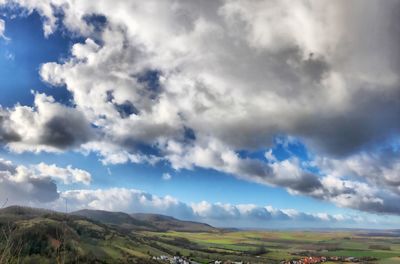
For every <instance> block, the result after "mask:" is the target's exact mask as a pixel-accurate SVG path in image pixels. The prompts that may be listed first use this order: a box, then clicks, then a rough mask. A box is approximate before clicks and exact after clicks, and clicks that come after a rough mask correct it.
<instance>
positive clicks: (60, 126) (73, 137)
mask: <svg viewBox="0 0 400 264" xmlns="http://www.w3.org/2000/svg"><path fill="white" fill-rule="evenodd" d="M70 114H72V115H70ZM41 129H42V133H41V135H40V137H39V142H38V144H43V145H49V146H53V147H56V148H59V149H66V148H72V147H74V146H79V145H80V144H82V143H85V142H87V141H89V140H90V139H91V137H92V133H91V131H90V127H89V125H88V122H87V121H86V120H85V118H84V117H83V116H82V115H79V114H77V113H69V114H67V115H64V116H54V117H52V118H51V119H50V120H48V121H47V122H46V123H44V124H43V127H42V128H41Z"/></svg>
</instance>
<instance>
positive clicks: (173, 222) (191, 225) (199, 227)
mask: <svg viewBox="0 0 400 264" xmlns="http://www.w3.org/2000/svg"><path fill="white" fill-rule="evenodd" d="M131 216H132V217H134V218H135V219H138V220H141V221H145V222H147V223H151V224H152V225H154V226H157V227H158V228H161V229H163V230H172V231H183V232H217V231H218V230H219V229H217V228H215V227H213V226H211V225H208V224H204V223H199V222H193V221H182V220H178V219H176V218H174V217H171V216H166V215H160V214H144V213H135V214H131Z"/></svg>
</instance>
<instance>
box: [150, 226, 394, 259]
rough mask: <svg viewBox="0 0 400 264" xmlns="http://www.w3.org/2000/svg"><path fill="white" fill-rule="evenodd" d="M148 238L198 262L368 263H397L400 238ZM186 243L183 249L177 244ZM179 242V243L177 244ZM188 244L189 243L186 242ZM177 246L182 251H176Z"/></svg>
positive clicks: (251, 234)
mask: <svg viewBox="0 0 400 264" xmlns="http://www.w3.org/2000/svg"><path fill="white" fill-rule="evenodd" d="M142 234H143V235H145V236H147V237H148V238H149V239H154V240H158V241H160V242H159V243H160V244H162V245H163V246H165V247H168V248H171V249H173V250H180V253H181V254H183V255H187V256H189V255H190V256H192V257H193V258H194V259H196V260H199V261H204V262H205V261H208V260H215V259H221V260H228V259H229V260H249V261H253V262H259V263H269V262H278V261H281V260H291V259H295V258H301V257H302V256H338V257H340V256H343V257H356V258H359V259H363V258H364V259H365V260H364V263H365V262H368V261H367V257H370V258H376V260H374V261H372V260H370V261H369V262H371V263H400V237H393V236H383V235H382V234H379V235H377V236H375V235H373V234H366V233H365V232H361V231H359V232H350V231H345V232H343V231H341V232H337V231H335V232H333V231H332V232H310V231H304V232H300V231H238V232H221V233H183V232H163V233H159V232H143V233H142ZM180 239H182V241H185V240H187V241H188V242H187V244H186V245H190V246H185V245H183V243H182V245H180V244H179V241H180ZM177 241H178V242H177ZM189 242H190V243H189ZM179 246H180V247H181V248H179Z"/></svg>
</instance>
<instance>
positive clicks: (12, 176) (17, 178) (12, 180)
mask: <svg viewBox="0 0 400 264" xmlns="http://www.w3.org/2000/svg"><path fill="white" fill-rule="evenodd" d="M58 198H59V193H58V191H57V185H56V183H55V182H54V181H53V180H52V179H51V178H50V177H38V176H37V175H34V174H31V173H30V172H29V171H28V170H27V168H25V167H18V166H15V165H13V164H12V163H11V162H9V161H5V160H0V200H1V201H2V202H3V201H6V200H8V203H9V204H20V203H21V204H31V205H38V204H41V203H48V202H53V201H55V200H57V199H58Z"/></svg>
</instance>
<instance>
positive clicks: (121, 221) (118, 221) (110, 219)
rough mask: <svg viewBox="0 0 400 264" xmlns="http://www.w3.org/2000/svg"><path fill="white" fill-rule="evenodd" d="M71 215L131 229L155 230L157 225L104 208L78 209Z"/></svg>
mask: <svg viewBox="0 0 400 264" xmlns="http://www.w3.org/2000/svg"><path fill="white" fill-rule="evenodd" d="M70 214H71V215H77V216H82V217H86V218H89V219H91V220H95V221H98V222H102V223H104V224H109V225H113V226H117V227H119V228H125V229H133V230H148V231H151V230H157V227H155V226H154V225H152V223H148V222H145V221H141V220H138V219H135V218H133V217H132V216H130V215H129V214H126V213H123V212H110V211H104V210H89V209H84V210H79V211H75V212H72V213H70Z"/></svg>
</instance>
